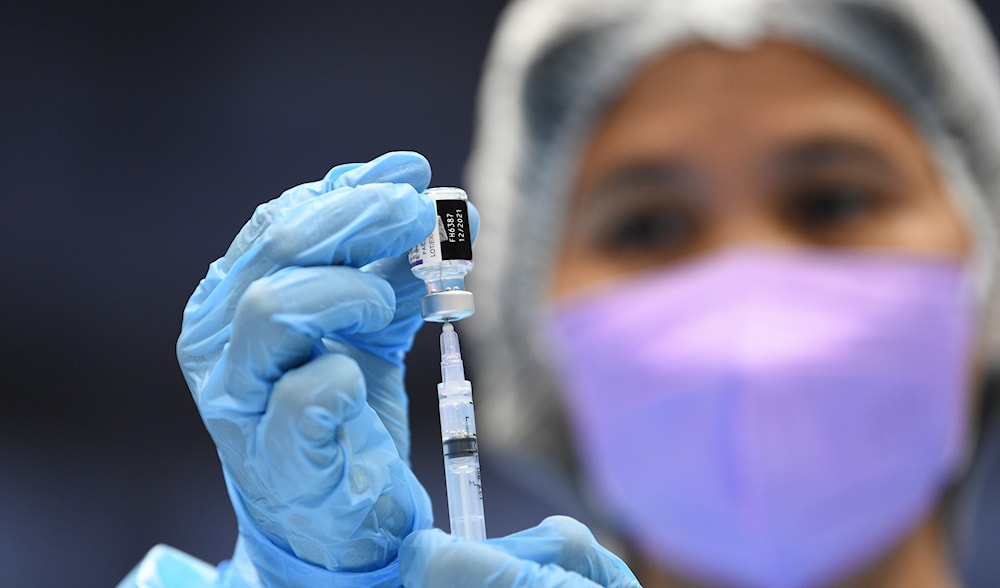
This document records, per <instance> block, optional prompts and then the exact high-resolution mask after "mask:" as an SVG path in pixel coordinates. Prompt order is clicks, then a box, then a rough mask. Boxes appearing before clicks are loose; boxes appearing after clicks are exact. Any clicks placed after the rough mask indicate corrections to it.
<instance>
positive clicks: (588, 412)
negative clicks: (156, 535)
mask: <svg viewBox="0 0 1000 588" xmlns="http://www.w3.org/2000/svg"><path fill="white" fill-rule="evenodd" d="M998 71H1000V70H998V69H997V59H996V55H995V52H994V48H993V46H992V44H991V41H990V37H989V35H988V32H987V31H986V29H985V28H984V25H983V23H982V21H981V19H980V17H979V16H978V15H977V14H976V13H975V11H974V8H973V7H972V6H971V5H970V4H969V3H967V2H964V1H961V0H878V1H875V0H870V1H862V0H852V1H846V0H843V1H840V0H828V1H820V0H773V1H767V0H739V1H737V0H732V1H707V0H705V1H698V2H695V1H682V0H674V1H669V2H668V1H654V0H621V1H616V2H593V1H591V0H525V1H522V2H516V3H515V4H513V5H512V6H511V7H510V8H509V10H508V11H507V13H506V14H505V16H504V17H503V19H502V21H501V24H500V30H499V32H498V33H497V36H496V39H495V43H494V46H493V50H492V52H491V54H490V57H489V59H488V62H487V69H486V73H485V77H484V81H483V87H482V94H481V104H480V123H479V129H478V134H477V137H476V143H475V149H474V153H473V155H472V159H471V164H470V178H469V180H470V181H469V185H468V188H469V192H470V194H471V195H472V198H473V201H474V202H475V203H476V204H477V205H478V206H479V211H480V214H481V218H482V227H481V230H480V237H479V243H478V246H477V269H476V272H474V276H475V277H476V278H477V281H476V282H475V283H474V284H473V288H474V290H475V292H476V295H477V297H478V298H479V299H480V301H479V308H480V312H479V316H478V317H477V318H476V320H475V321H472V322H470V324H469V325H470V328H471V327H473V326H475V327H476V331H477V332H476V333H474V335H476V341H477V343H478V344H479V345H481V346H482V349H481V352H480V353H479V356H480V357H482V358H483V360H484V363H483V365H482V366H481V370H480V372H481V373H483V374H484V376H485V377H484V378H483V379H481V381H480V383H479V387H478V389H479V390H480V397H481V399H482V402H481V405H480V406H481V407H482V410H481V411H480V414H481V415H482V418H483V419H486V420H485V421H484V423H483V425H482V429H483V434H484V436H485V438H484V442H483V444H484V445H490V444H492V445H493V447H495V448H496V447H503V448H505V449H506V450H507V451H510V452H515V453H516V452H521V453H524V454H530V455H532V456H535V457H540V458H542V459H544V460H545V461H546V462H547V463H549V464H550V466H551V467H552V468H557V469H560V470H561V471H565V472H568V473H569V474H570V475H573V476H575V477H576V479H577V480H579V484H580V487H581V489H582V491H583V492H584V493H585V494H586V495H587V496H589V497H591V499H592V500H591V502H592V508H593V510H594V512H595V514H596V515H597V516H598V517H599V520H602V521H604V523H603V524H602V529H601V531H602V532H603V533H605V534H606V535H605V536H607V537H609V538H611V539H612V540H613V541H614V542H615V544H616V545H617V546H618V547H617V548H616V551H618V553H619V555H621V556H622V558H623V559H624V561H627V562H628V566H626V564H625V563H624V562H623V559H619V557H618V556H616V555H613V554H612V553H611V552H610V551H608V550H606V549H604V548H603V547H601V546H600V545H598V544H597V542H596V541H595V539H594V537H593V535H592V534H591V532H590V530H588V529H587V528H586V527H584V526H583V525H581V524H580V523H577V522H575V521H573V520H572V519H568V518H565V517H555V518H550V519H547V520H545V521H543V522H542V523H541V524H540V525H539V526H537V527H535V528H532V529H528V530H526V531H523V532H521V533H518V534H515V535H512V536H509V537H506V538H502V539H491V540H489V541H487V542H486V543H485V544H475V543H469V542H465V541H463V540H460V539H457V538H453V537H451V536H448V535H446V534H444V533H443V532H441V531H437V530H433V529H431V526H432V521H431V508H430V503H429V500H428V497H427V494H426V493H425V492H424V490H423V488H422V487H421V485H420V483H419V481H418V480H416V478H415V477H414V476H413V473H412V471H411V470H410V468H409V466H408V457H409V437H408V428H407V417H406V410H407V399H406V393H405V391H404V390H403V387H402V383H403V362H404V356H405V354H406V351H407V350H408V349H409V348H410V346H411V344H412V341H413V335H414V333H415V332H416V330H417V329H418V328H419V327H420V326H421V318H420V316H419V311H418V306H419V304H418V298H419V296H420V294H421V292H422V284H421V283H420V282H419V281H418V280H416V279H415V278H413V277H412V275H410V272H409V268H408V266H407V263H406V260H405V253H406V251H407V250H408V249H409V248H410V247H412V246H414V245H415V244H417V243H418V242H420V241H421V240H422V239H423V238H424V237H425V236H426V235H427V234H428V233H430V232H431V231H432V229H433V228H434V226H435V213H434V210H433V206H432V204H431V202H430V200H429V199H428V198H427V197H426V196H424V195H422V194H421V191H422V190H424V189H425V188H426V187H427V186H428V185H429V183H430V182H431V172H430V167H429V165H428V163H427V161H426V160H424V159H423V158H422V157H421V156H420V155H418V154H414V153H406V152H396V153H389V154H387V155H384V156H382V157H379V158H377V159H375V160H373V161H371V162H368V163H365V164H349V165H340V166H337V167H335V168H334V169H333V170H332V171H330V173H328V174H327V175H326V177H324V178H323V179H322V180H319V181H317V182H313V183H309V184H303V185H301V186H299V187H297V188H293V189H291V190H289V191H287V192H286V193H284V194H283V195H281V196H280V197H279V198H277V199H275V200H272V201H271V202H268V203H266V204H263V205H262V206H260V207H259V208H258V209H257V211H256V212H255V213H254V215H253V217H252V218H251V219H250V221H249V222H248V223H247V224H246V226H244V228H243V229H242V230H241V231H240V233H239V234H238V235H237V236H236V239H235V240H234V241H233V243H232V245H231V246H230V248H229V250H228V251H227V252H226V253H225V255H224V256H223V257H221V258H220V259H218V260H217V261H216V262H215V263H213V264H212V265H211V267H210V268H209V272H208V275H207V276H206V277H205V279H204V280H203V281H202V282H201V283H200V284H199V285H198V287H197V289H196V290H195V292H194V294H193V296H192V297H191V299H190V301H189V303H188V306H187V308H186V309H185V313H184V324H183V330H182V333H181V336H180V339H179V341H178V347H177V349H178V357H179V359H180V364H181V367H182V369H183V371H184V374H185V376H186V378H187V382H188V384H189V386H190V388H191V391H192V393H193V395H194V399H195V401H196V403H197V405H198V408H199V410H200V411H201V414H202V417H203V419H204V422H205V426H206V427H207V428H208V431H209V432H210V433H211V435H212V438H213V439H214V441H215V443H216V445H217V447H218V452H219V457H220V459H221V462H222V467H223V471H224V474H225V478H226V483H227V486H228V489H229V494H230V497H231V498H232V502H233V506H234V508H235V510H236V514H237V518H238V520H239V528H240V536H239V540H238V542H237V545H236V550H235V553H234V555H233V558H232V560H231V561H229V562H227V563H224V564H222V565H221V566H219V567H218V568H215V567H213V566H209V565H208V564H205V563H202V562H199V561H197V560H195V559H193V558H191V557H190V556H186V555H184V554H181V553H179V552H176V551H174V550H171V549H169V548H166V547H157V548H155V549H154V550H153V551H151V552H150V554H149V555H148V556H147V558H146V559H145V560H144V561H143V562H142V563H141V564H140V565H139V566H138V567H137V568H136V570H134V571H133V573H132V575H130V577H129V578H127V579H126V580H125V581H124V582H123V585H140V586H160V585H163V586H198V585H205V586H209V585H221V586H258V585H268V586H398V585H405V586H491V587H507V586H540V587H550V586H553V587H554V586H594V585H601V586H636V585H638V582H637V580H636V576H638V578H639V580H641V582H642V585H643V586H646V587H647V588H649V587H654V586H703V585H707V586H766V587H772V586H773V587H785V586H787V587H797V586H830V585H851V586H918V587H919V586H935V587H937V586H953V585H957V583H958V580H957V575H956V573H955V570H954V568H953V565H952V564H951V563H950V561H949V558H948V554H947V550H946V547H945V540H944V533H943V527H942V515H943V509H944V506H945V500H944V498H945V495H946V493H947V492H948V491H949V490H950V489H952V488H953V486H954V484H955V483H956V481H957V480H959V478H960V476H961V475H962V473H963V471H964V470H965V468H966V466H967V463H968V460H969V457H970V453H971V451H972V450H973V443H972V440H973V438H974V433H975V431H974V430H973V423H974V422H975V418H974V417H975V413H976V410H977V406H978V403H979V402H980V400H981V399H980V397H979V390H980V387H981V383H982V374H983V372H984V371H985V370H986V369H987V368H988V367H989V362H990V361H991V358H992V357H993V355H992V354H993V353H994V349H992V348H991V345H990V343H991V342H990V341H989V340H988V339H987V338H986V336H985V335H986V334H987V333H988V332H989V330H988V325H987V320H988V319H989V313H990V311H991V309H992V304H993V301H994V300H995V299H996V292H995V283H994V270H995V266H996V262H997V259H996V256H997V249H996V245H995V240H996V234H995V227H996V223H995V217H994V212H993V209H994V203H995V198H996V196H997V195H998V192H1000V164H998V161H1000V159H998V157H1000V86H998V84H997V73H998ZM400 99H405V97H400ZM477 223H478V220H477ZM633 572H634V573H635V574H636V576H634V575H633Z"/></svg>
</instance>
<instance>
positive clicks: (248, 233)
mask: <svg viewBox="0 0 1000 588" xmlns="http://www.w3.org/2000/svg"><path fill="white" fill-rule="evenodd" d="M396 155H399V157H397V158H395V160H398V159H400V158H402V160H403V163H400V164H399V165H400V166H401V167H403V168H408V167H414V166H413V165H411V163H407V162H412V161H413V160H414V158H415V157H416V158H419V161H420V162H423V164H425V165H426V160H424V159H423V158H422V157H420V156H418V155H416V154H410V155H412V157H411V156H409V155H406V154H396ZM404 155H406V156H405V157H404ZM388 160H389V158H387V159H386V161H388ZM376 163H379V162H372V164H370V166H368V165H366V166H361V167H358V168H355V169H350V170H348V171H346V172H344V173H343V174H341V176H338V179H337V180H335V181H334V182H332V183H333V184H337V183H338V182H360V181H365V180H369V179H372V177H371V176H370V175H368V174H366V173H361V172H362V171H364V170H368V169H373V170H375V171H378V172H379V173H378V174H375V175H377V176H378V177H385V176H389V177H390V179H398V178H397V177H396V176H393V175H392V174H390V173H389V171H387V170H384V169H382V167H384V166H385V165H386V164H385V163H384V162H381V163H379V165H376ZM397 163H398V162H397ZM429 173H430V171H429V167H428V168H427V174H429ZM348 174H350V175H349V176H348V178H347V179H346V180H345V179H342V176H343V175H348ZM407 175H409V176H415V175H417V174H416V173H415V172H412V171H410V172H408V173H407ZM411 180H412V181H414V183H416V184H417V185H418V186H422V185H423V183H424V182H423V181H419V182H418V181H417V180H416V179H413V178H411ZM435 219H436V215H435V211H434V204H433V203H432V202H431V200H430V198H428V197H427V196H424V195H421V194H419V193H417V191H416V189H415V188H414V187H413V186H412V185H411V184H409V183H399V184H392V183H377V184H363V185H362V184H359V185H358V187H350V186H346V185H345V186H339V187H337V188H335V189H334V190H333V191H332V192H326V193H323V194H320V195H317V196H316V197H315V198H308V199H305V200H303V201H301V202H297V203H293V202H292V200H289V199H288V195H287V194H286V195H284V196H282V197H281V198H279V199H277V200H275V201H272V202H269V203H267V204H265V205H262V206H260V207H258V209H257V211H256V212H255V213H254V216H253V218H252V219H251V220H250V222H248V223H247V225H246V226H244V228H243V230H241V231H240V234H239V235H237V237H236V239H235V240H234V241H233V244H232V245H231V246H230V249H229V251H228V252H227V253H226V255H225V256H224V257H223V258H221V259H219V260H217V261H216V262H215V263H213V264H212V265H211V266H210V267H209V271H208V274H207V275H206V277H205V279H203V280H202V281H201V283H199V285H198V287H197V288H196V289H195V292H194V293H193V294H192V295H191V298H190V299H189V301H188V304H187V306H186V307H185V311H184V329H183V331H182V333H181V339H180V340H179V341H178V350H179V353H180V354H182V355H184V354H188V355H194V356H197V355H198V354H202V355H211V354H217V353H219V352H220V351H221V349H219V347H220V346H219V345H217V344H216V343H217V342H216V341H215V338H216V335H217V333H218V331H219V330H221V329H223V328H224V327H225V326H226V325H227V324H228V322H229V320H231V318H232V310H233V308H234V307H235V301H236V300H237V299H239V297H240V296H242V294H243V292H244V291H245V290H246V288H247V287H248V286H249V285H250V284H251V283H252V282H253V281H254V280H257V279H259V278H261V277H263V276H265V275H268V274H270V273H273V272H275V271H277V270H279V269H281V268H282V267H287V266H293V265H298V266H311V265H330V264H334V265H352V266H355V267H361V266H363V265H366V264H368V263H370V262H372V261H375V260H377V259H381V258H384V257H392V256H396V255H399V254H401V253H403V252H405V251H407V250H408V249H410V248H411V247H413V246H414V245H416V244H417V243H419V242H420V241H421V240H423V239H424V238H425V237H426V236H427V235H428V234H429V233H430V232H431V231H432V230H433V228H434V226H435V222H436V220H435ZM203 343H204V344H206V345H202V344H203ZM184 361H185V359H182V363H183V362H184Z"/></svg>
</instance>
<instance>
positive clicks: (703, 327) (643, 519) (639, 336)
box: [548, 250, 972, 587]
mask: <svg viewBox="0 0 1000 588" xmlns="http://www.w3.org/2000/svg"><path fill="white" fill-rule="evenodd" d="M968 286H969V284H968V280H967V278H966V273H965V271H964V270H963V268H962V267H961V265H960V264H959V263H958V262H956V261H954V260H951V261H948V260H933V259H922V258H915V257H913V256H905V255H890V254H878V255H876V254H846V253H840V254H837V253H821V252H814V253H784V252H779V251H767V250H735V251H730V252H727V253H723V254H719V255H716V256H713V257H711V258H707V259H705V260H703V261H698V262H697V263H693V264H690V265H687V266H685V267H681V268H679V269H671V270H667V271H663V272H660V273H656V274H652V275H648V276H644V277H642V278H639V279H634V280H631V281H629V282H622V283H618V284H615V285H614V287H613V288H608V289H606V290H602V291H599V292H596V293H591V294H590V295H587V296H586V297H584V298H581V299H576V300H574V301H572V302H569V303H562V304H560V305H559V306H558V307H557V308H556V309H554V310H553V312H552V313H550V315H549V325H548V327H549V329H548V331H549V333H550V335H551V336H552V338H553V340H554V341H553V342H554V344H555V345H554V347H555V349H556V350H557V354H558V356H559V357H558V358H557V369H558V371H559V372H560V374H561V376H562V381H563V384H564V385H563V388H564V400H565V404H566V406H567V410H568V412H569V415H570V419H571V423H572V425H573V428H574V430H575V431H576V437H577V444H578V450H579V451H578V453H579V456H580V459H581V461H582V463H583V464H584V467H585V471H586V475H587V476H588V478H589V481H590V483H591V485H592V487H593V489H595V490H596V492H597V493H598V496H599V497H600V498H602V499H603V501H604V504H605V505H606V506H607V507H608V509H609V512H610V514H612V515H614V516H615V517H616V520H617V521H618V522H619V523H620V524H621V527H622V529H623V530H624V532H625V533H626V534H627V535H628V536H629V537H630V539H632V540H634V541H635V542H636V543H637V545H638V546H639V547H640V549H641V550H642V551H643V552H645V553H646V554H647V555H649V556H651V557H653V558H654V559H657V560H659V561H660V562H661V563H663V564H664V565H666V566H667V567H671V568H674V569H676V570H677V571H680V572H682V573H685V574H688V575H691V576H693V577H696V578H702V579H708V580H713V581H721V582H727V583H728V582H732V583H736V584H739V585H750V586H768V587H784V586H806V585H815V584H818V583H823V582H826V581H830V580H833V579H836V578H838V577H841V576H844V575H848V574H850V573H851V572H852V571H856V570H858V569H859V567H860V566H863V565H864V564H866V563H868V562H870V561H872V560H873V559H875V558H877V557H878V556H879V555H881V554H884V553H885V552H886V550H888V549H889V548H891V547H892V546H893V545H895V544H896V543H897V542H898V541H900V540H901V539H902V538H903V537H904V536H905V535H906V533H907V532H908V531H910V530H912V529H913V528H914V526H915V525H916V524H917V523H919V522H920V521H921V520H923V517H925V516H926V515H927V514H928V512H929V509H931V508H932V507H933V505H934V504H935V502H936V500H937V499H938V497H939V495H940V493H941V491H942V489H943V486H944V485H945V484H946V482H947V481H948V480H949V477H950V476H951V475H952V474H953V473H954V470H955V468H956V467H957V465H958V463H959V462H960V459H961V453H962V446H963V442H964V429H965V424H964V414H965V411H964V406H965V402H966V398H965V397H966V389H967V371H968V368H969V364H970V361H971V359H970V349H971V345H970V341H971V339H970V337H971V316H972V300H971V294H970V291H969V288H968Z"/></svg>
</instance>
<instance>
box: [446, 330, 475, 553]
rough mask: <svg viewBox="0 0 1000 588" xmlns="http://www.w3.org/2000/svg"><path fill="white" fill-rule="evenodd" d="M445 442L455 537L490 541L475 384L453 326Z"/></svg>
mask: <svg viewBox="0 0 1000 588" xmlns="http://www.w3.org/2000/svg"><path fill="white" fill-rule="evenodd" d="M438 406H439V408H440V410H441V438H442V441H443V442H444V471H445V480H446V483H447V489H448V515H449V518H450V519H451V533H452V535H456V536H458V537H463V538H465V539H469V540H472V541H482V540H484V539H486V517H485V516H484V515H483V486H482V483H481V481H480V478H479V445H478V443H477V442H476V416H475V414H474V413H473V409H472V383H470V382H469V381H468V380H466V379H465V368H464V366H463V364H462V352H461V350H460V349H459V347H458V333H456V332H455V327H453V326H452V325H451V323H447V322H446V323H444V327H443V328H442V329H441V383H440V384H438Z"/></svg>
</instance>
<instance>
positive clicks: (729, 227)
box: [550, 42, 968, 298]
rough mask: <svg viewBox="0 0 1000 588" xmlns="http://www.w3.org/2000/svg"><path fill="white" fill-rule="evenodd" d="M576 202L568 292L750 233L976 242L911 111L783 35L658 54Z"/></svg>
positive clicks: (586, 169) (808, 242)
mask: <svg viewBox="0 0 1000 588" xmlns="http://www.w3.org/2000/svg"><path fill="white" fill-rule="evenodd" d="M572 198H573V200H572V205H571V206H570V208H569V212H568V218H567V225H566V233H565V238H564V240H563V243H562V248H561V250H560V252H559V254H558V258H557V263H556V266H555V272H554V275H553V278H552V281H551V283H550V293H551V294H552V295H553V296H554V297H555V298H560V297H563V296H565V295H568V294H571V293H574V292H576V291H579V290H581V289H586V288H589V287H591V286H595V285H599V284H604V283H608V282H612V281H615V280H619V279H622V278H626V277H628V276H631V275H633V274H636V273H639V272H643V271H647V270H650V269H654V268H658V267H662V266H666V265H670V264H675V263H677V262H680V261H684V260H688V259H691V258H693V257H696V256H699V255H703V254H705V253H708V252H711V251H713V250H718V249H721V248H724V247H729V246H733V245H741V244H758V245H766V246H774V247H787V248H807V247H835V248H852V249H880V250H896V251H912V252H914V253H919V254H927V255H948V256H957V257H961V256H965V255H966V254H967V253H968V238H967V235H966V231H965V228H964V227H963V223H962V222H961V220H960V218H959V213H958V211H957V210H956V206H955V205H954V203H953V202H952V198H951V197H950V196H949V195H948V194H946V193H945V190H944V188H943V186H942V183H941V180H940V178H939V177H938V175H937V173H936V171H935V168H934V166H933V165H932V160H931V157H930V155H929V153H928V151H927V148H926V147H925V146H924V144H923V142H922V141H921V138H920V137H919V136H918V134H917V132H916V130H915V129H914V128H913V126H912V125H911V124H910V122H909V121H908V120H907V119H906V117H905V116H904V115H903V114H902V113H901V112H900V111H899V110H897V108H896V107H895V106H894V105H893V104H892V103H891V102H890V101H889V100H888V99H886V98H885V97H883V96H882V95H880V94H879V93H878V92H877V91H875V90H874V89H872V88H871V87H869V86H867V85H866V84H865V83H863V82H862V81H860V80H859V79H857V78H855V77H853V76H852V75H850V74H848V73H846V72H845V71H843V70H841V69H839V68H838V67H836V66H834V65H832V64H830V63H828V62H827V61H825V60H823V59H821V58H819V57H817V56H815V55H814V54H812V53H810V52H808V51H806V50H804V49H800V48H798V47H796V46H794V45H790V44H785V43H781V42H766V43H762V44H760V45H758V46H756V47H755V48H754V49H752V50H748V51H732V50H726V49H720V48H715V47H710V46H706V45H701V46H694V47H691V48H688V49H684V50H681V51H677V52H674V53H671V54H669V55H667V56H666V57H663V58H661V59H658V60H655V61H654V62H653V63H651V64H650V65H649V66H648V67H646V69H645V70H643V71H641V72H640V74H639V75H638V77H637V78H636V79H635V80H634V81H633V82H632V84H631V85H630V86H629V87H628V88H627V89H626V90H625V91H624V93H623V94H622V96H621V97H620V98H619V99H618V100H617V102H616V103H614V104H613V105H612V107H611V109H610V111H609V113H608V114H607V116H606V118H605V120H604V121H603V124H601V126H600V127H599V128H598V129H597V131H596V133H595V134H594V135H593V138H592V139H591V142H590V144H589V145H588V147H587V148H586V151H585V153H584V155H583V160H582V165H581V166H580V168H579V173H578V176H577V177H576V181H575V187H574V193H573V197H572Z"/></svg>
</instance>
